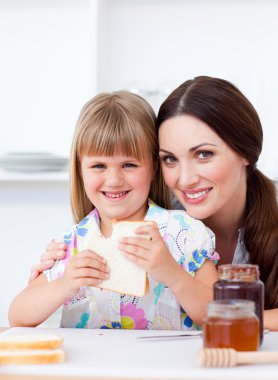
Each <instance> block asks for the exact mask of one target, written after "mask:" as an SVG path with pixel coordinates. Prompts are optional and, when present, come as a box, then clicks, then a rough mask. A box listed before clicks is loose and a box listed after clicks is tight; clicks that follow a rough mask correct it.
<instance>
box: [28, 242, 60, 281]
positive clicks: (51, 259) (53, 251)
mask: <svg viewBox="0 0 278 380" xmlns="http://www.w3.org/2000/svg"><path fill="white" fill-rule="evenodd" d="M66 250H67V245H66V244H65V243H58V242H56V241H55V240H54V239H52V240H51V242H50V243H49V244H48V245H47V247H46V251H45V252H44V253H43V254H42V255H41V262H40V263H39V264H36V265H34V266H33V267H32V268H31V273H30V276H29V279H28V283H29V284H30V283H31V282H32V281H33V280H34V279H35V278H37V277H38V276H39V275H40V274H41V273H42V272H43V271H44V270H46V269H49V268H52V267H53V265H54V264H55V261H56V260H60V259H63V258H64V257H65V255H66Z"/></svg>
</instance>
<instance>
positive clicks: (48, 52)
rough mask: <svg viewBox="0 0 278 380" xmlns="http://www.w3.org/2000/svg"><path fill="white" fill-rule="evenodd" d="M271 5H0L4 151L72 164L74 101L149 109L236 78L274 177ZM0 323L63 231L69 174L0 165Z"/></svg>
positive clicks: (179, 1)
mask: <svg viewBox="0 0 278 380" xmlns="http://www.w3.org/2000/svg"><path fill="white" fill-rule="evenodd" d="M277 17H278V2H277V1H275V0H264V1H261V0H253V1H250V0H234V1H228V0H226V1H225V0H224V1H223V0H0V54H1V59H0V102H1V111H0V131H1V134H0V156H1V155H3V154H5V153H7V152H16V151H20V152H34V151H36V152H51V153H54V154H55V155H59V156H62V157H68V155H69V151H70V143H71V138H72V133H73V130H74V125H75V122H76V119H77V116H78V113H79V111H80V109H81V107H82V105H83V104H84V103H85V101H87V100H88V99H89V98H91V97H92V96H94V95H95V94H96V93H98V92H100V91H111V90H119V89H128V90H132V91H135V92H138V93H140V94H142V95H143V96H145V97H146V98H147V99H148V100H149V101H150V102H151V104H152V105H153V106H154V108H155V110H157V109H158V107H159V104H160V102H161V101H162V100H163V99H164V98H165V97H166V95H167V94H168V93H169V92H170V91H171V90H172V89H174V88H175V86H177V85H178V84H180V83H181V82H183V81H185V80H186V79H189V78H192V77H194V76H197V75H212V76H218V77H222V78H225V79H228V80H230V81H232V82H233V83H234V84H235V85H236V86H238V87H239V88H240V89H241V90H242V91H243V92H244V93H245V94H246V95H247V97H248V98H249V99H250V100H251V102H252V103H253V104H254V106H255V107H256V109H257V111H258V113H259V115H260V117H261V121H262V124H263V128H264V136H265V137H264V150H263V153H262V156H261V159H260V162H259V167H260V168H261V169H262V170H263V171H264V172H265V173H266V174H268V175H269V176H270V177H272V178H275V177H277V176H278V150H277V149H276V141H278V128H277V124H278V115H277V114H276V108H277V106H276V103H277V95H276V92H277V89H278V75H277V73H276V70H277V69H276V68H277V67H278V44H277V37H278V23H277ZM0 215H1V220H0V231H1V232H0V236H1V248H2V249H1V258H2V261H1V266H0V268H1V269H0V287H1V292H0V325H7V323H8V322H7V308H8V305H9V303H10V300H11V298H12V297H13V296H14V295H15V294H16V293H17V292H18V291H19V290H20V289H22V288H23V287H24V286H25V284H26V280H27V277H28V272H29V268H30V266H31V265H32V264H33V263H36V262H37V261H38V260H39V257H40V254H41V253H42V252H43V251H44V249H45V246H46V243H47V242H48V241H49V240H50V239H51V238H52V237H55V236H59V235H60V234H61V233H62V232H63V231H64V230H65V229H67V228H69V227H70V226H71V223H72V221H71V214H70V209H69V198H68V177H67V174H65V173H61V174H59V173H58V174H57V173H56V174H55V175H53V176H52V175H51V174H49V173H48V174H47V175H46V174H41V173H37V174H32V175H29V174H22V173H20V174H16V173H13V174H9V173H8V174H7V173H5V172H4V171H1V169H0Z"/></svg>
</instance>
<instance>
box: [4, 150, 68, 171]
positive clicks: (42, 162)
mask: <svg viewBox="0 0 278 380" xmlns="http://www.w3.org/2000/svg"><path fill="white" fill-rule="evenodd" d="M67 164H68V159H67V158H65V157H59V156H55V155H54V154H51V153H47V152H11V153H6V154H5V155H3V156H2V157H0V167H1V168H2V169H4V170H6V171H11V172H45V171H62V170H65V169H66V167H67Z"/></svg>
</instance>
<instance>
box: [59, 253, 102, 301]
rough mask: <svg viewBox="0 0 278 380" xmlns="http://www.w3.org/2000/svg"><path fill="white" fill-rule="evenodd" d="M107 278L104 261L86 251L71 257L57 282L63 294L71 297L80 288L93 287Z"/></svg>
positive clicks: (95, 254)
mask: <svg viewBox="0 0 278 380" xmlns="http://www.w3.org/2000/svg"><path fill="white" fill-rule="evenodd" d="M108 277H109V269H108V267H107V264H106V260H105V259H104V258H102V257H101V256H99V255H98V254H97V253H95V252H93V251H91V250H90V249H87V250H85V251H82V252H80V253H78V255H74V256H72V257H71V259H70V260H69V261H68V263H67V264H66V268H65V272H64V274H63V276H62V277H60V278H59V282H60V284H61V286H62V289H63V290H64V292H63V294H64V295H65V296H66V297H72V296H74V295H75V294H76V293H77V292H78V290H79V288H80V287H81V286H95V285H98V284H99V283H100V282H101V281H102V280H105V279H107V278H108Z"/></svg>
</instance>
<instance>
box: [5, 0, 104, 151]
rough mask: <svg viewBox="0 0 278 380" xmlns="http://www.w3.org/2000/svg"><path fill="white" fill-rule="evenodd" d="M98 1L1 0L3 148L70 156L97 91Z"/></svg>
mask: <svg viewBox="0 0 278 380" xmlns="http://www.w3.org/2000/svg"><path fill="white" fill-rule="evenodd" d="M96 4H97V3H96V2H90V0H78V1H77V0H0V53H1V59H0V83H1V85H0V104H1V112H0V129H1V139H0V154H2V153H4V152H7V151H13V150H19V151H28V150H33V151H51V152H54V153H56V154H58V155H62V156H68V154H69V149H70V142H71V137H72V133H73V129H74V125H75V121H76V119H77V116H78V113H79V111H80V109H81V106H82V105H83V104H84V102H85V101H86V100H88V99H89V98H90V97H92V96H93V95H95V93H96V60H95V54H96V19H97V14H96Z"/></svg>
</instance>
